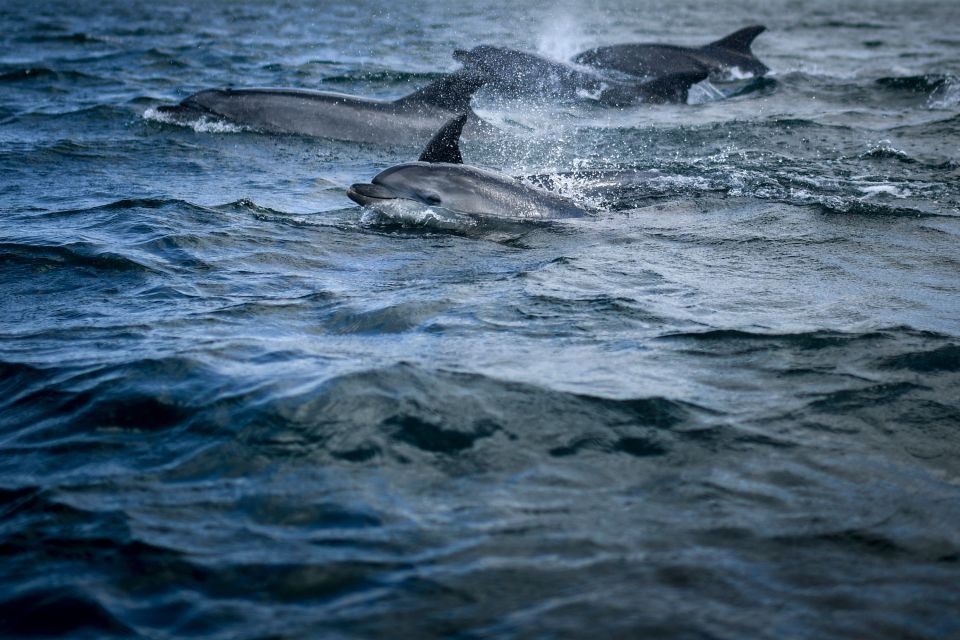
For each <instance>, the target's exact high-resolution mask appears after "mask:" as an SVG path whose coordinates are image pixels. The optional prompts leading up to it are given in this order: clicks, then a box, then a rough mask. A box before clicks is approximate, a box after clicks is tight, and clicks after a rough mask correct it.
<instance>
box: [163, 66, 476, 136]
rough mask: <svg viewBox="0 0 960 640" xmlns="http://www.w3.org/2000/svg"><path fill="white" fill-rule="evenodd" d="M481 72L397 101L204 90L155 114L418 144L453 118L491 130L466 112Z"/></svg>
mask: <svg viewBox="0 0 960 640" xmlns="http://www.w3.org/2000/svg"><path fill="white" fill-rule="evenodd" d="M485 81H486V77H485V76H483V75H482V74H477V73H471V72H467V71H460V72H457V73H453V74H449V75H447V76H444V77H443V78H440V79H439V80H436V81H435V82H432V83H431V84H429V85H427V86H426V87H423V88H422V89H419V90H417V91H414V92H413V93H411V94H410V95H407V96H404V97H402V98H400V99H398V100H392V101H391V100H374V99H370V98H361V97H357V96H351V95H347V94H342V93H332V92H326V91H310V90H306V89H259V88H257V89H206V90H204V91H200V92H199V93H195V94H193V95H191V96H189V97H188V98H186V99H185V100H184V101H183V102H181V103H180V104H178V105H175V106H162V107H159V108H158V109H157V110H158V111H159V112H160V113H162V114H165V115H166V116H169V117H172V118H173V119H175V120H177V121H181V122H183V121H191V120H196V119H197V118H199V117H201V116H203V115H212V116H215V117H218V118H223V119H225V120H228V121H230V122H233V123H236V124H240V125H244V126H248V127H251V128H253V129H257V130H260V131H266V132H271V133H296V134H303V135H310V136H318V137H323V138H333V139H336V140H349V141H355V142H384V141H390V142H421V141H423V140H426V139H428V138H429V137H430V135H431V134H433V132H435V131H436V130H437V128H438V127H440V126H442V125H443V124H444V123H445V122H447V121H449V120H450V118H452V117H454V116H456V115H457V114H461V113H467V120H468V126H467V130H468V135H471V134H473V135H476V134H477V133H479V132H480V131H485V132H489V131H491V130H494V127H493V126H492V125H489V124H487V123H484V122H483V121H482V120H480V118H479V117H478V116H477V115H476V114H474V113H473V112H472V111H471V110H470V100H471V97H472V96H473V93H474V92H475V91H476V90H477V89H478V88H479V87H480V86H481V85H482V84H483V83H484V82H485Z"/></svg>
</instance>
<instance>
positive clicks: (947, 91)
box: [927, 76, 960, 109]
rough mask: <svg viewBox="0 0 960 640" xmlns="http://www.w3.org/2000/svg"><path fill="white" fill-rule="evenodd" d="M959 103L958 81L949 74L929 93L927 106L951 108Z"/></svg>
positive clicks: (959, 85)
mask: <svg viewBox="0 0 960 640" xmlns="http://www.w3.org/2000/svg"><path fill="white" fill-rule="evenodd" d="M957 105H960V82H958V80H957V78H956V77H953V76H950V77H948V78H946V79H945V80H944V81H943V84H941V85H940V86H938V87H937V88H936V89H934V90H933V92H932V93H931V94H930V98H929V99H928V100H927V106H928V107H929V108H931V109H952V108H954V107H956V106H957Z"/></svg>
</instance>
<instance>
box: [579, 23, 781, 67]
mask: <svg viewBox="0 0 960 640" xmlns="http://www.w3.org/2000/svg"><path fill="white" fill-rule="evenodd" d="M765 30H766V27H764V26H762V25H754V26H751V27H744V28H743V29H740V30H739V31H736V32H734V33H731V34H730V35H728V36H726V37H725V38H721V39H719V40H717V41H716V42H711V43H710V44H707V45H704V46H702V47H681V46H678V45H672V44H615V45H612V46H608V47H597V48H596V49H590V50H588V51H584V52H583V53H580V54H578V55H576V56H575V57H574V58H573V61H574V62H575V63H577V64H584V65H589V66H591V67H596V68H600V69H613V70H616V71H620V72H623V73H629V74H630V75H633V76H638V77H648V76H662V75H664V74H670V73H687V72H691V71H693V70H696V69H706V70H707V71H709V72H710V78H711V79H712V80H725V79H729V78H730V77H731V76H732V75H733V74H735V73H736V72H738V71H739V73H741V74H752V75H753V76H762V75H764V74H765V73H767V72H768V71H769V70H770V68H769V67H767V65H765V64H763V63H762V62H760V60H758V59H757V58H756V57H755V56H754V55H753V52H752V51H751V50H750V45H751V44H752V43H753V40H754V39H755V38H756V37H757V36H758V35H760V34H761V33H763V32H764V31H765Z"/></svg>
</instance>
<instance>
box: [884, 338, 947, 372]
mask: <svg viewBox="0 0 960 640" xmlns="http://www.w3.org/2000/svg"><path fill="white" fill-rule="evenodd" d="M881 367H882V368H885V369H905V370H908V371H914V372H916V373H939V372H952V373H957V372H960V345H957V344H948V345H945V346H942V347H938V348H936V349H932V350H930V351H919V352H914V353H904V354H899V355H895V356H890V357H888V358H885V359H884V360H883V361H882V363H881Z"/></svg>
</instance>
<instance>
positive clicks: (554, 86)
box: [453, 45, 708, 107]
mask: <svg viewBox="0 0 960 640" xmlns="http://www.w3.org/2000/svg"><path fill="white" fill-rule="evenodd" d="M453 57H454V58H455V59H456V60H458V61H459V62H461V63H462V64H463V65H464V69H466V70H469V71H472V72H476V73H480V74H484V75H486V77H487V83H486V84H487V87H488V88H489V89H492V90H494V91H495V92H496V93H497V94H499V95H501V96H505V97H514V96H526V97H531V96H534V97H543V98H564V99H577V98H589V99H593V100H596V101H597V102H598V103H600V104H603V105H606V106H614V107H621V106H628V105H635V104H641V103H654V104H662V103H666V102H678V103H684V102H686V101H687V95H688V91H689V90H690V87H691V86H692V85H694V84H696V83H697V82H700V81H701V80H705V79H706V78H707V75H708V72H707V70H706V69H705V68H704V67H696V68H692V69H688V70H685V71H679V72H676V73H673V72H671V73H667V74H662V75H661V76H659V77H656V78H650V79H647V80H640V79H639V78H635V77H631V76H624V75H622V74H620V75H621V77H619V78H614V77H610V76H609V74H608V75H606V76H605V75H601V74H600V73H597V72H594V71H591V70H590V69H578V68H576V67H574V66H573V65H570V64H566V63H563V62H557V61H554V60H550V59H548V58H544V57H543V56H539V55H536V54H533V53H527V52H525V51H518V50H516V49H509V48H506V47H495V46H492V45H480V46H478V47H474V48H473V49H470V50H469V51H467V50H463V49H457V50H455V51H454V53H453Z"/></svg>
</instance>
